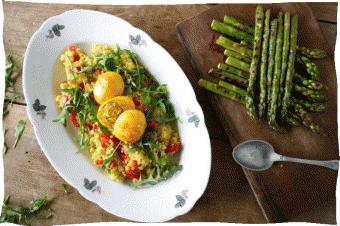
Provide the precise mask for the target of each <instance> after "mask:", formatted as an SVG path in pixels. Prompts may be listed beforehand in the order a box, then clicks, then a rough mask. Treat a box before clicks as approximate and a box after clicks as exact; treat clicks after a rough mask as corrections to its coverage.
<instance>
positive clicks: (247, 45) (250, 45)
mask: <svg viewBox="0 0 340 226" xmlns="http://www.w3.org/2000/svg"><path fill="white" fill-rule="evenodd" d="M240 44H241V45H243V46H244V47H246V48H249V49H251V48H252V46H253V43H251V44H249V43H247V42H246V41H244V40H241V41H240Z"/></svg>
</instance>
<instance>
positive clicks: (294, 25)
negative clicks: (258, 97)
mask: <svg viewBox="0 0 340 226" xmlns="http://www.w3.org/2000/svg"><path fill="white" fill-rule="evenodd" d="M297 35H298V16H297V15H294V16H293V17H292V29H291V32H290V47H289V60H288V69H287V77H286V84H285V92H284V96H283V101H282V102H283V103H282V111H281V116H282V118H284V117H285V116H286V114H287V112H288V106H289V99H290V96H291V91H292V86H293V76H294V74H295V68H294V66H295V65H294V63H295V55H296V46H297Z"/></svg>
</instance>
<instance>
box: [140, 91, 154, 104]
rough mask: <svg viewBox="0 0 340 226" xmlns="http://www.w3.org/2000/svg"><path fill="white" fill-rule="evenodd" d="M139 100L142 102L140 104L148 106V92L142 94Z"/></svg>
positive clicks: (149, 99)
mask: <svg viewBox="0 0 340 226" xmlns="http://www.w3.org/2000/svg"><path fill="white" fill-rule="evenodd" d="M140 100H141V101H142V103H143V104H144V105H149V104H150V103H151V96H150V93H148V92H144V93H142V95H141V97H140Z"/></svg>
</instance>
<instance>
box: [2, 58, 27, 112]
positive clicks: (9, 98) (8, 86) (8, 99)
mask: <svg viewBox="0 0 340 226" xmlns="http://www.w3.org/2000/svg"><path fill="white" fill-rule="evenodd" d="M5 69H6V73H5V99H4V104H3V117H5V116H6V115H7V114H8V113H9V111H8V107H9V106H11V105H12V103H13V102H14V101H15V100H17V99H19V98H21V97H22V94H21V93H19V92H15V91H14V90H13V86H14V84H15V82H16V78H15V77H13V73H14V70H15V69H16V64H15V62H14V60H13V57H12V56H10V55H8V56H7V57H6V67H5Z"/></svg>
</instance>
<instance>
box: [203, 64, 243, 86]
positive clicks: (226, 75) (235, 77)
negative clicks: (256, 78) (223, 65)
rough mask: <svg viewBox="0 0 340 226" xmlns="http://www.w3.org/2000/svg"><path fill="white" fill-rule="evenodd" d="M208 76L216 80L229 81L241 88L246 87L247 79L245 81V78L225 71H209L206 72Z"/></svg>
mask: <svg viewBox="0 0 340 226" xmlns="http://www.w3.org/2000/svg"><path fill="white" fill-rule="evenodd" d="M208 73H209V74H210V75H213V76H215V77H217V78H220V79H223V80H228V81H229V80H231V81H236V82H237V83H239V84H241V85H243V86H245V87H246V86H247V85H248V78H247V79H245V78H242V77H240V76H238V75H234V74H231V73H229V72H226V71H222V70H216V69H213V68H212V69H210V70H209V72H208Z"/></svg>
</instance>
